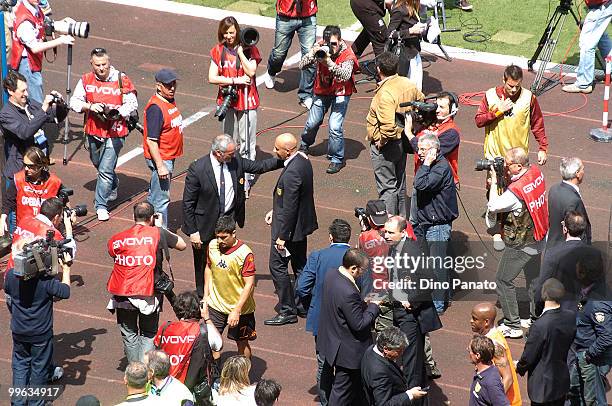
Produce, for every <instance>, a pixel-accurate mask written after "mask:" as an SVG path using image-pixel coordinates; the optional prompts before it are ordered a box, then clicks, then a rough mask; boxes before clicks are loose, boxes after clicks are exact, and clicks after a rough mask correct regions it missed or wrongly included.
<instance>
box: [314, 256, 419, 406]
mask: <svg viewBox="0 0 612 406" xmlns="http://www.w3.org/2000/svg"><path fill="white" fill-rule="evenodd" d="M368 265H369V260H368V257H367V255H366V254H365V253H364V252H363V251H359V250H358V249H356V248H351V249H349V250H348V251H346V253H345V254H344V257H343V258H342V266H341V267H340V268H339V269H338V270H332V271H329V272H328V273H327V274H326V275H325V282H324V284H323V301H322V303H321V314H320V316H319V317H320V319H319V334H318V336H317V352H318V353H319V355H320V356H321V358H323V360H324V361H325V362H324V365H323V371H322V372H321V389H322V390H323V391H325V393H326V394H327V399H328V404H329V405H333V406H355V405H361V404H363V403H362V402H363V400H364V396H363V393H362V385H361V374H360V365H361V358H362V356H363V354H364V353H365V351H366V350H367V348H368V347H369V346H370V345H372V335H371V334H370V328H371V327H372V323H373V322H374V320H375V319H376V317H377V316H378V313H379V309H378V303H379V302H374V301H373V302H370V303H369V304H366V303H365V302H364V301H363V300H362V299H361V296H360V294H359V289H358V288H357V285H356V284H355V279H356V278H358V277H359V276H361V275H362V274H363V273H364V272H365V271H366V270H367V269H368ZM421 352H422V349H421ZM332 376H333V377H332ZM332 382H333V383H332Z"/></svg>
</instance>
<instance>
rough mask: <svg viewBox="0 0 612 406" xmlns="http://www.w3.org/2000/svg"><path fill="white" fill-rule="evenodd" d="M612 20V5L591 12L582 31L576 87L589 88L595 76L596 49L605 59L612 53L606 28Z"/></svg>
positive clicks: (611, 44) (611, 42) (585, 19)
mask: <svg viewBox="0 0 612 406" xmlns="http://www.w3.org/2000/svg"><path fill="white" fill-rule="evenodd" d="M611 19H612V3H610V4H608V5H607V6H605V7H604V6H602V7H599V8H596V9H592V10H590V11H589V12H588V13H587V15H586V17H585V18H584V24H583V26H582V30H581V31H580V41H579V45H580V62H579V63H578V70H577V72H576V86H578V87H587V86H590V85H591V83H593V77H594V75H595V47H598V48H599V51H600V52H601V55H602V56H603V57H604V58H605V57H606V56H608V54H609V53H610V51H612V41H610V38H609V37H608V34H606V28H607V27H608V25H609V24H610V20H611Z"/></svg>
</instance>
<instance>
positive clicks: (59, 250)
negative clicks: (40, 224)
mask: <svg viewBox="0 0 612 406" xmlns="http://www.w3.org/2000/svg"><path fill="white" fill-rule="evenodd" d="M54 235H55V232H54V231H53V230H48V231H47V235H46V237H45V238H40V239H38V240H34V241H32V242H29V243H26V244H24V246H23V249H22V251H21V252H20V253H18V254H15V255H14V256H13V260H14V262H15V265H14V270H13V272H14V273H15V276H18V277H21V278H22V279H23V280H24V281H25V280H28V279H32V278H34V277H39V276H55V275H57V274H58V273H59V259H60V258H63V256H64V253H67V254H69V255H72V248H70V247H68V246H67V244H69V243H70V239H64V240H54V239H53V237H54ZM71 262H72V261H70V262H69V263H67V265H71Z"/></svg>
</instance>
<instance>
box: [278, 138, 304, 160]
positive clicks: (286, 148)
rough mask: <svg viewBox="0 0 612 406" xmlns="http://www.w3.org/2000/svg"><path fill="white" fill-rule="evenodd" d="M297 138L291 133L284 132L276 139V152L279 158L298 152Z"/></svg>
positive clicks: (283, 158) (285, 157)
mask: <svg viewBox="0 0 612 406" xmlns="http://www.w3.org/2000/svg"><path fill="white" fill-rule="evenodd" d="M297 143H298V142H297V139H296V138H295V136H294V135H293V134H291V133H283V134H281V135H279V136H277V137H276V140H274V152H275V153H276V155H277V156H278V158H279V159H282V160H285V159H287V158H289V157H291V155H293V154H295V153H296V152H297Z"/></svg>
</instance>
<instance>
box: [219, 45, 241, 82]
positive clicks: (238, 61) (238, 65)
mask: <svg viewBox="0 0 612 406" xmlns="http://www.w3.org/2000/svg"><path fill="white" fill-rule="evenodd" d="M225 48H226V46H225V45H223V49H221V60H220V63H221V66H223V61H225ZM239 70H240V57H239V56H238V52H236V77H238V71H239Z"/></svg>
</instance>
